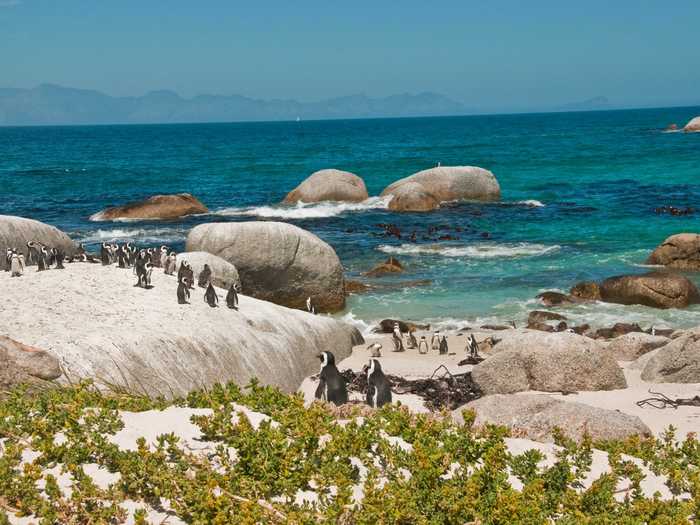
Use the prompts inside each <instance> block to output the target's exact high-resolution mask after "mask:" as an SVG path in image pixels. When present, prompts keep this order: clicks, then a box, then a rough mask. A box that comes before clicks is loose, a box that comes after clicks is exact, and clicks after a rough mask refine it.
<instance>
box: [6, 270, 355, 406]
mask: <svg viewBox="0 0 700 525" xmlns="http://www.w3.org/2000/svg"><path fill="white" fill-rule="evenodd" d="M10 279H11V278H10V277H9V275H8V274H6V273H5V272H2V273H0V287H2V289H7V293H5V295H4V304H3V315H2V316H0V333H5V334H7V335H8V336H9V337H11V338H13V339H18V340H21V341H22V342H24V343H25V344H28V345H33V346H36V347H38V348H42V349H45V350H46V351H47V352H50V353H51V354H53V355H55V356H57V358H58V359H59V360H60V362H61V364H62V366H63V368H64V370H65V372H66V376H67V377H68V378H70V380H72V381H75V380H76V379H78V378H90V379H93V380H95V381H96V382H97V383H98V384H100V385H107V386H110V385H111V386H117V387H119V388H124V389H127V390H129V391H132V392H137V393H147V394H149V395H163V396H166V397H175V396H183V395H185V394H187V393H188V392H190V391H192V390H194V389H201V388H203V387H210V386H211V385H213V384H215V383H219V382H227V381H235V382H236V383H238V384H241V385H245V384H247V383H248V382H249V381H250V380H251V378H253V377H257V378H259V379H260V381H261V382H262V383H264V384H271V385H276V386H279V387H280V388H282V389H283V390H285V391H287V392H293V391H295V390H296V389H297V388H298V387H299V385H300V384H301V382H302V380H303V379H304V378H305V377H307V376H309V375H311V374H313V373H315V372H317V371H318V367H319V361H318V359H317V357H316V356H317V355H318V354H319V353H320V352H322V351H324V350H327V351H331V352H333V353H334V354H335V356H336V358H337V360H338V361H340V360H341V359H343V358H345V357H347V356H348V355H350V352H351V350H352V347H353V346H354V345H357V344H361V343H362V342H363V340H362V336H361V335H360V334H359V332H358V331H357V329H356V328H354V327H352V326H350V325H348V324H346V323H343V322H340V321H337V320H335V319H332V318H330V317H326V316H316V315H311V314H308V313H306V312H301V311H298V310H291V309H287V308H283V307H280V306H277V305H274V304H271V303H267V302H264V301H259V300H256V299H252V298H250V297H246V296H243V295H240V296H239V300H240V302H239V309H238V310H231V309H229V308H227V307H226V303H225V296H226V290H222V289H217V292H218V295H219V307H218V308H211V307H210V306H208V305H207V303H205V302H204V290H202V289H199V288H196V289H194V290H192V296H191V298H190V304H185V305H180V304H178V301H177V295H176V289H177V278H176V277H175V276H169V275H165V274H164V273H163V272H160V271H158V272H154V273H153V282H152V284H153V288H152V289H148V290H147V289H144V288H139V287H135V286H134V283H135V277H134V276H133V275H132V272H131V271H130V270H120V269H119V268H117V267H113V266H102V265H97V264H94V265H93V264H89V265H87V264H70V265H67V266H66V269H65V270H64V271H61V272H39V273H34V272H32V273H31V274H30V275H26V276H25V277H23V278H22V279H14V280H12V286H7V284H8V283H9V282H10Z"/></svg>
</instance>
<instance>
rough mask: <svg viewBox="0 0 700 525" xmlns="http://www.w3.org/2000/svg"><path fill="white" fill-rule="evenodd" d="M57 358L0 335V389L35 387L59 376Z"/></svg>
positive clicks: (59, 369) (59, 370)
mask: <svg viewBox="0 0 700 525" xmlns="http://www.w3.org/2000/svg"><path fill="white" fill-rule="evenodd" d="M61 374H62V372H61V367H60V364H59V362H58V359H56V357H54V356H53V355H51V354H49V353H48V352H45V351H44V350H40V349H39V348H34V347H32V346H29V345H25V344H23V343H20V342H18V341H15V340H13V339H10V338H9V337H6V336H0V389H2V390H8V389H10V388H13V387H15V386H18V385H22V384H24V385H28V386H29V387H37V386H41V385H43V384H44V383H45V382H46V381H50V380H53V379H57V378H59V377H60V376H61Z"/></svg>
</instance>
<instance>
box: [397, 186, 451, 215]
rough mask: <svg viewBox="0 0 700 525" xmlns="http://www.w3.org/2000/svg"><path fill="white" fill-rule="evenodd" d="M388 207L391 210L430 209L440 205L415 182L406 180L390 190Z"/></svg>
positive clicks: (413, 210)
mask: <svg viewBox="0 0 700 525" xmlns="http://www.w3.org/2000/svg"><path fill="white" fill-rule="evenodd" d="M387 195H391V196H392V198H391V201H389V205H388V208H389V209H390V210H391V211H406V212H419V211H432V210H436V209H438V208H439V207H440V201H439V200H438V199H437V197H435V195H433V194H432V193H430V192H429V191H428V190H426V189H425V186H423V185H422V184H419V183H417V182H407V183H405V184H402V185H400V186H399V187H397V188H396V189H394V190H392V191H391V192H390V193H388V194H387Z"/></svg>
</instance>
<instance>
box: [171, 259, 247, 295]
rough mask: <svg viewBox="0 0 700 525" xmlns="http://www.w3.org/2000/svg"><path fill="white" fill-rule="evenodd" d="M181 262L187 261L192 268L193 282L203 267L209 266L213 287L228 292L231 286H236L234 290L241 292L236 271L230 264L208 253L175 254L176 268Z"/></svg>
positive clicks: (239, 279)
mask: <svg viewBox="0 0 700 525" xmlns="http://www.w3.org/2000/svg"><path fill="white" fill-rule="evenodd" d="M182 261H187V262H188V263H189V264H190V266H192V272H193V273H194V277H195V280H196V279H197V277H198V276H199V274H200V272H201V271H202V270H203V269H204V265H205V264H207V265H209V268H210V269H211V274H212V283H213V284H214V286H218V287H219V288H223V289H224V290H228V289H229V288H231V285H236V288H237V289H238V290H239V291H240V290H241V278H240V277H239V275H238V270H236V267H235V266H234V265H233V264H231V263H230V262H228V261H226V260H224V259H222V258H221V257H217V256H216V255H212V254H211V253H208V252H184V253H178V254H177V267H178V268H179V267H180V263H181V262H182Z"/></svg>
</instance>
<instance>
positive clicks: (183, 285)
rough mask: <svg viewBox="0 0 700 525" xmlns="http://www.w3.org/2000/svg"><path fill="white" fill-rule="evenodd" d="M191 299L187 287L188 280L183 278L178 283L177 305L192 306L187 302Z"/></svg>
mask: <svg viewBox="0 0 700 525" xmlns="http://www.w3.org/2000/svg"><path fill="white" fill-rule="evenodd" d="M189 298H190V290H189V286H188V285H187V278H186V277H183V278H181V279H179V280H178V282H177V303H178V304H190V303H189V302H187V300H188V299H189Z"/></svg>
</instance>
